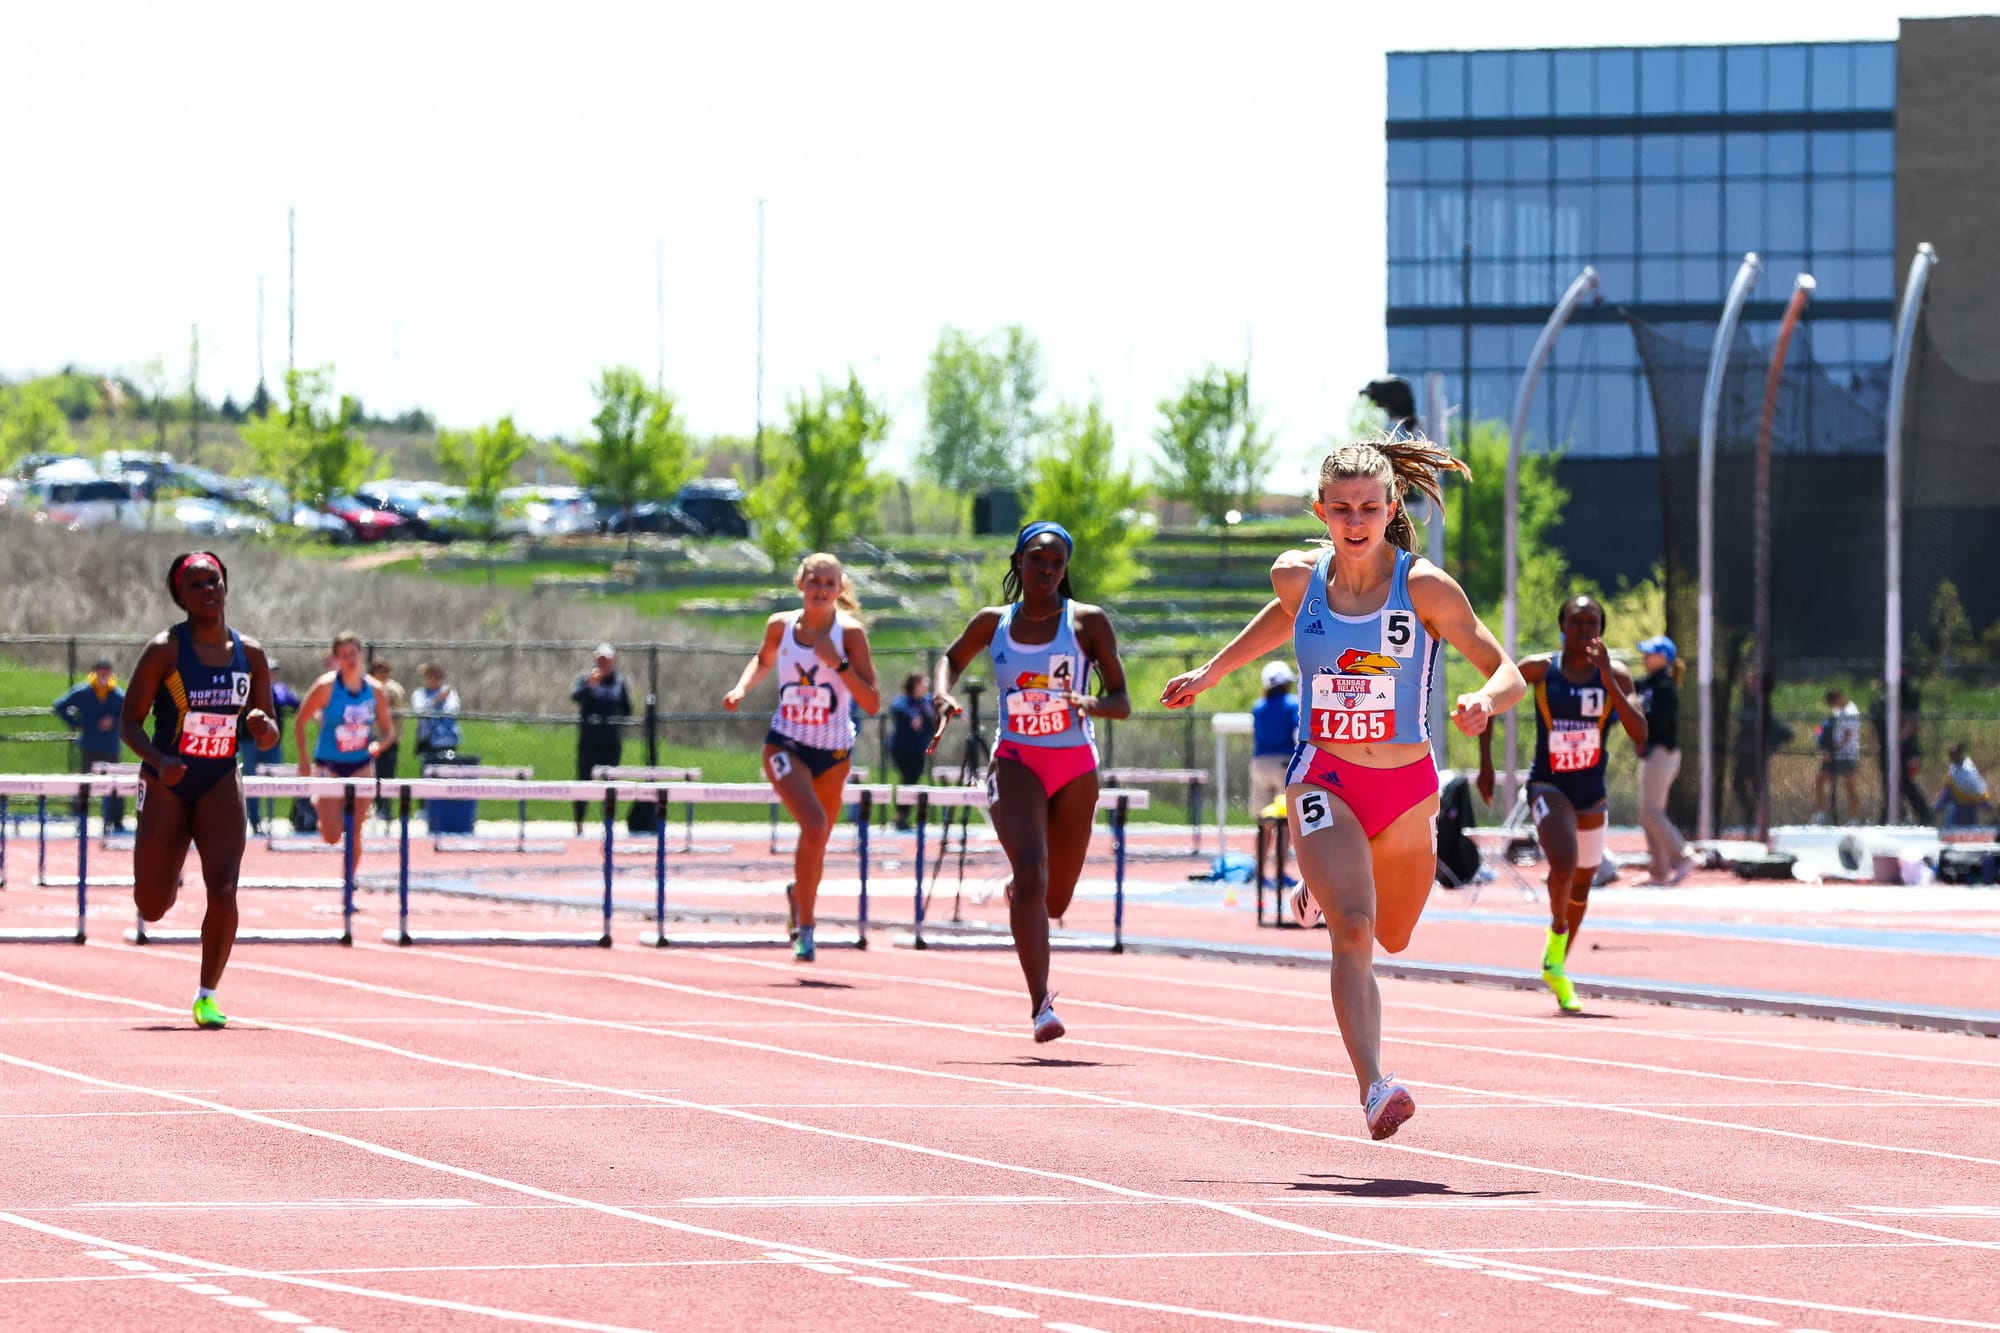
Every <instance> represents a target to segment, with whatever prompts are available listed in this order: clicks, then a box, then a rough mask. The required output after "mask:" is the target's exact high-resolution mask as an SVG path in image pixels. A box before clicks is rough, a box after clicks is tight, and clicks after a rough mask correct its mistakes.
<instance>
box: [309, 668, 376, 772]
mask: <svg viewBox="0 0 2000 1333" xmlns="http://www.w3.org/2000/svg"><path fill="white" fill-rule="evenodd" d="M374 739H375V687H374V686H373V685H371V684H369V682H368V677H367V676H365V675H364V676H363V677H362V678H361V692H360V693H359V694H350V693H349V692H348V689H347V686H346V685H344V684H342V683H341V679H340V675H339V673H338V672H336V673H335V674H334V677H333V684H332V685H331V686H330V687H329V693H328V694H327V696H326V711H325V712H324V713H321V714H320V718H319V744H317V745H315V746H314V747H313V758H314V759H317V760H318V761H319V762H321V763H323V764H352V763H355V762H357V761H359V760H362V759H366V758H367V757H368V743H369V742H370V741H372V740H374Z"/></svg>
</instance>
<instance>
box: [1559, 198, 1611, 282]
mask: <svg viewBox="0 0 2000 1333" xmlns="http://www.w3.org/2000/svg"><path fill="white" fill-rule="evenodd" d="M1602 193H1603V192H1602V191H1599V190H1596V189H1593V188H1592V187H1590V186H1588V185H1558V186H1556V188H1555V196H1554V207H1553V212H1552V217H1551V226H1552V230H1553V231H1554V234H1555V244H1554V246H1553V247H1552V249H1553V251H1554V253H1555V256H1556V258H1557V260H1558V261H1560V262H1562V263H1564V264H1568V265H1571V266H1580V265H1582V264H1583V263H1585V262H1586V261H1587V260H1588V259H1589V258H1590V256H1591V254H1592V253H1593V252H1594V251H1595V250H1596V242H1595V240H1594V238H1593V234H1592V228H1591V223H1592V214H1593V212H1594V211H1595V210H1596V208H1597V202H1598V198H1599V196H1600V195H1601V194H1602Z"/></svg>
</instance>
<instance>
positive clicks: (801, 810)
mask: <svg viewBox="0 0 2000 1333" xmlns="http://www.w3.org/2000/svg"><path fill="white" fill-rule="evenodd" d="M796 582H797V584H798V589H799V597H800V599H801V601H802V602H803V603H804V604H803V605H802V606H801V607H800V609H799V610H797V611H780V612H778V613H777V614H776V615H774V616H772V617H771V618H770V619H769V620H768V621H766V622H765V624H764V642H763V643H762V644H761V645H759V647H758V649H757V655H756V656H755V657H752V658H751V659H750V661H749V662H748V663H747V664H745V666H744V668H743V672H742V674H741V675H740V676H738V677H737V680H736V688H735V689H733V690H731V691H729V693H728V694H725V695H724V696H723V697H722V706H723V707H724V708H726V709H728V710H729V711H730V712H732V713H733V712H735V711H736V710H737V709H738V708H739V707H741V706H742V703H743V696H745V695H746V694H748V693H750V691H751V690H753V689H755V688H757V684H758V682H760V681H762V680H763V679H764V677H766V676H768V675H770V674H771V673H772V672H773V671H774V670H775V671H776V672H777V675H778V706H777V708H776V710H775V711H774V712H773V713H772V716H771V729H770V730H769V731H768V732H766V733H765V735H764V776H765V778H766V779H768V780H769V781H770V784H771V786H772V787H774V788H775V789H776V790H777V793H778V800H779V801H780V802H782V803H783V805H784V807H785V809H786V811H787V812H789V813H790V815H791V816H792V818H793V819H794V820H796V821H798V826H799V845H798V850H797V851H795V852H794V853H793V854H792V884H791V887H790V889H789V890H788V891H787V892H788V894H789V895H790V897H791V915H792V920H793V922H794V927H793V935H792V954H793V956H794V957H795V958H797V959H798V960H799V961H800V962H802V963H809V962H811V961H812V960H813V958H814V956H815V953H816V948H815V945H814V942H813V926H814V923H815V919H816V918H815V914H814V908H815V906H816V904H817V902H818V899H819V881H820V874H821V871H822V870H823V869H824V867H825V865H826V842H827V838H828V837H829V836H830V835H831V834H832V832H833V821H834V820H835V819H837V818H838V817H839V815H840V807H841V805H842V800H841V788H842V787H844V786H846V785H847V770H848V767H849V763H850V759H851V756H852V753H853V749H854V716H853V708H854V706H855V705H859V706H860V708H861V711H862V712H864V713H867V714H868V715H869V716H870V717H873V716H874V715H875V711H876V710H877V709H878V708H880V707H881V706H882V696H881V694H880V692H879V691H878V690H877V689H876V685H875V662H874V658H873V657H872V656H871V655H870V653H869V650H868V631H867V630H865V629H863V628H862V627H861V622H860V621H859V620H857V619H855V618H854V616H853V614H852V612H853V611H855V610H856V609H858V608H859V606H860V603H859V602H857V601H856V600H855V598H854V585H853V583H852V582H850V581H849V579H848V577H847V575H846V574H845V573H844V572H843V571H842V570H841V567H840V559H839V557H837V556H831V555H827V554H825V553H823V552H822V553H820V554H818V555H809V556H807V557H806V558H805V559H804V560H803V561H801V562H800V563H799V569H798V577H797V579H796Z"/></svg>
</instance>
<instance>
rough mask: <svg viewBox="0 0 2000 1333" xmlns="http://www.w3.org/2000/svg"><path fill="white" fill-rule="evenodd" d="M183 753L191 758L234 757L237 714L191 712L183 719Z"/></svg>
mask: <svg viewBox="0 0 2000 1333" xmlns="http://www.w3.org/2000/svg"><path fill="white" fill-rule="evenodd" d="M181 753H182V754H184V755H186V756H187V757H188V758H190V759H234V758H235V757H236V714H234V713H189V714H188V715H187V716H186V717H185V718H183V719H181Z"/></svg>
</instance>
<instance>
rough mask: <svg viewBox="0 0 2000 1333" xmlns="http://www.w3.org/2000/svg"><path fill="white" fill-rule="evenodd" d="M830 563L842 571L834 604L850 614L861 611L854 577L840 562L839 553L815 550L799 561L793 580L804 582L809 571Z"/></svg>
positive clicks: (824, 566) (822, 567) (794, 581)
mask: <svg viewBox="0 0 2000 1333" xmlns="http://www.w3.org/2000/svg"><path fill="white" fill-rule="evenodd" d="M828 565H832V566H833V567H834V568H835V569H837V570H839V571H840V595H839V596H838V597H836V598H835V599H834V605H835V606H837V607H839V608H840V609H841V610H843V611H846V612H848V613H850V614H852V613H853V612H856V611H859V610H860V609H861V598H860V596H859V595H858V594H857V593H856V592H855V591H854V579H853V577H852V576H850V575H849V574H848V572H847V567H846V566H845V565H843V564H841V563H840V557H839V556H837V555H832V554H830V553H828V552H826V551H814V552H813V553H812V554H811V555H809V556H807V557H806V558H805V559H803V560H801V561H799V568H798V572H797V573H795V574H793V575H792V582H793V583H801V582H804V580H805V577H806V575H807V574H808V573H810V572H811V571H813V570H815V569H824V568H826V567H827V566H828Z"/></svg>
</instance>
